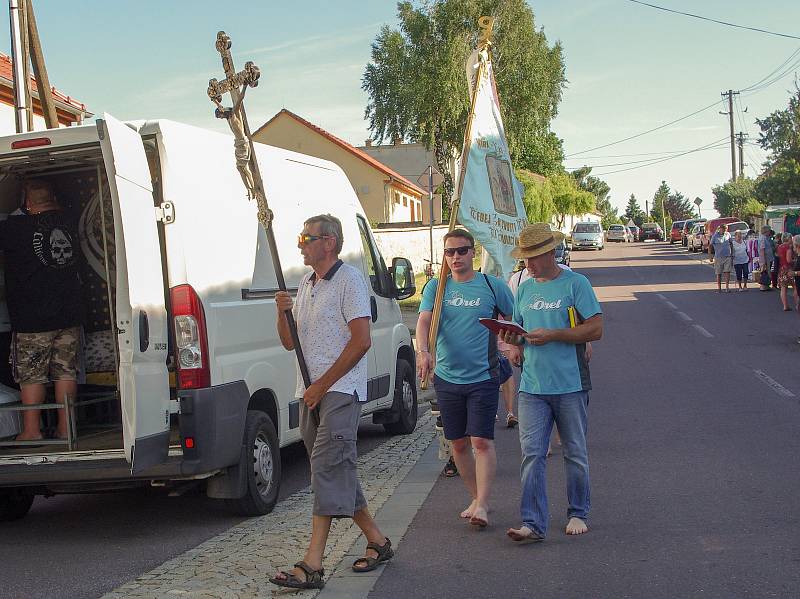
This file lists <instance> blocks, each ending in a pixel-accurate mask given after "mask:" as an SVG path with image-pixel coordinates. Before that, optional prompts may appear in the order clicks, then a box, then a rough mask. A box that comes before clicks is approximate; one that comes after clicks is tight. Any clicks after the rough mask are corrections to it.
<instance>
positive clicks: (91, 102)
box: [0, 0, 800, 215]
mask: <svg viewBox="0 0 800 599" xmlns="http://www.w3.org/2000/svg"><path fill="white" fill-rule="evenodd" d="M655 3H657V4H658V3H660V4H661V5H663V6H667V7H669V8H673V9H675V10H683V11H686V12H694V13H699V14H702V15H705V16H708V17H712V18H717V19H721V20H727V21H731V22H734V23H739V24H742V25H748V26H752V27H759V28H763V29H769V30H774V31H778V32H782V33H788V34H791V35H798V36H800V25H798V24H799V23H800V18H799V17H800V3H797V2H796V1H790V0H772V1H770V2H768V3H754V2H748V1H746V0H733V1H731V0H729V1H723V0H705V1H704V2H702V3H698V2H691V1H689V0H658V2H655ZM531 6H532V7H533V10H534V14H535V18H536V24H537V27H541V28H544V31H545V33H546V34H547V36H548V39H549V40H550V41H551V42H552V41H555V40H560V41H561V43H562V45H563V47H564V56H565V59H566V73H567V78H568V80H569V84H568V86H567V88H566V89H565V91H564V99H563V102H562V104H561V106H560V109H559V115H558V117H557V119H556V120H555V122H554V123H553V129H554V130H555V132H556V133H557V134H558V135H559V136H560V137H562V138H563V139H564V142H565V150H566V153H567V155H568V160H567V161H566V162H565V164H566V166H567V167H568V168H577V167H579V166H581V165H583V164H589V165H594V166H595V173H596V174H599V175H601V176H602V177H603V178H604V179H605V180H606V181H608V183H609V184H610V185H611V188H612V190H611V197H612V202H613V203H614V204H615V205H618V206H620V207H624V205H625V204H626V202H627V199H628V197H629V196H630V194H631V193H635V194H636V197H637V198H638V199H639V201H640V203H641V204H642V206H644V202H645V200H646V199H650V198H652V196H653V193H654V192H655V190H656V188H657V187H658V185H659V184H660V182H661V180H662V179H664V180H666V181H667V183H668V184H669V185H670V187H672V188H673V189H677V190H679V191H681V192H683V193H684V194H685V195H687V196H689V197H691V198H694V197H696V196H700V197H701V198H703V200H704V204H703V208H704V215H706V214H710V210H709V209H710V206H711V200H712V198H711V187H712V186H714V185H716V184H719V183H722V182H724V181H725V180H727V178H729V177H730V150H729V148H728V147H719V148H717V147H714V148H712V149H709V150H705V151H700V152H695V153H692V154H688V155H686V156H682V157H679V158H675V159H673V160H669V161H665V162H663V163H661V164H657V165H654V166H647V167H644V168H642V164H643V163H641V162H639V163H634V164H619V163H631V162H632V161H639V160H646V159H650V158H654V157H658V156H659V154H647V153H662V152H677V151H679V150H691V149H694V148H699V147H701V146H705V145H707V144H712V143H713V142H716V141H718V140H723V138H725V137H726V136H727V135H728V131H729V129H728V120H727V117H726V116H723V115H720V114H718V111H719V110H725V109H726V107H725V106H723V105H722V103H721V98H720V92H721V91H724V90H727V89H734V90H737V89H744V88H746V87H748V86H750V85H751V84H753V83H755V82H757V81H759V80H760V79H761V78H762V77H764V76H765V75H767V74H768V73H769V72H770V71H772V70H773V69H774V68H775V67H777V66H778V65H779V64H781V63H782V62H783V61H784V60H785V59H786V58H788V57H789V56H790V55H791V54H792V53H793V52H794V51H795V50H797V49H798V48H800V40H794V39H787V38H781V37H775V36H769V35H765V34H761V33H756V32H750V31H744V30H741V29H733V28H730V27H724V26H721V25H717V24H714V23H710V22H705V21H700V20H697V19H690V18H687V17H683V16H679V15H674V14H668V13H665V12H662V11H657V10H654V9H652V8H647V7H644V6H640V5H637V4H633V3H631V2H627V1H625V0H558V1H556V0H546V1H541V2H531ZM767 6H768V10H767ZM36 9H37V20H38V24H39V30H40V34H41V36H42V40H43V45H44V52H45V59H46V61H47V65H48V69H49V72H50V79H51V81H52V83H53V84H54V85H56V86H57V87H58V88H59V89H60V90H62V91H64V92H65V93H68V94H70V95H73V96H75V97H77V98H78V99H79V100H81V101H82V102H84V103H85V104H87V106H88V107H89V109H90V110H92V111H93V112H95V113H97V114H101V113H102V112H104V111H106V112H109V113H111V114H113V115H114V116H116V117H118V118H121V119H134V118H155V117H163V118H171V119H175V120H180V121H184V122H188V123H192V124H195V125H198V126H203V127H208V128H219V127H222V126H224V125H223V124H221V123H220V122H218V121H217V120H216V119H215V118H214V117H213V110H212V109H213V106H212V105H211V103H210V102H209V100H208V98H207V96H206V87H207V83H208V79H209V78H210V77H220V76H221V64H220V61H219V55H218V54H217V52H216V50H215V49H214V40H215V37H216V32H217V31H218V30H220V29H224V30H225V31H227V32H228V34H229V35H230V36H231V37H232V38H233V43H234V46H233V52H234V58H235V60H236V63H237V67H238V68H241V67H242V66H243V65H244V62H245V61H246V60H253V61H254V62H255V63H256V64H257V65H258V66H259V67H260V68H261V71H262V77H261V82H260V85H259V86H258V87H257V88H256V89H254V90H251V91H250V92H248V95H247V101H248V116H249V118H250V122H251V127H252V128H255V127H257V126H259V125H261V124H263V123H264V122H265V121H266V120H268V119H269V118H270V117H271V116H272V115H274V114H275V112H277V111H278V110H280V109H281V108H282V107H286V108H289V109H290V110H292V111H294V112H297V113H298V114H300V115H301V116H303V117H305V118H307V119H309V120H311V121H312V122H314V123H316V124H318V125H320V126H321V127H323V128H325V129H327V130H329V131H331V132H332V133H334V134H336V135H338V136H340V137H342V138H343V139H346V140H347V141H349V142H351V143H353V144H356V145H360V144H362V143H363V141H364V140H365V139H366V138H367V137H368V136H369V133H368V130H367V126H366V122H365V121H364V118H363V115H364V107H365V105H366V100H367V98H366V95H365V94H364V92H362V91H361V88H360V82H361V75H362V73H363V70H364V65H365V64H366V63H367V61H368V60H369V54H370V43H371V41H372V39H373V38H374V36H375V34H376V33H377V32H378V30H379V28H380V26H381V25H382V24H389V25H394V24H395V23H396V17H395V12H396V4H395V2H393V1H385V0H369V1H366V0H362V1H354V0H337V2H329V1H328V2H322V1H316V0H313V1H312V0H307V1H306V0H299V1H297V2H294V3H284V2H280V3H279V2H275V1H274V0H273V1H270V2H266V1H263V0H262V1H249V2H244V1H241V2H235V1H233V0H231V1H229V2H226V3H219V2H211V1H206V0H192V1H188V0H171V1H166V0H161V1H158V2H156V1H154V0H137V1H136V2H122V1H120V0H106V1H103V2H101V1H98V0H83V1H82V2H80V3H77V4H75V3H66V2H60V1H57V0H37V1H36ZM0 33H1V34H2V37H0V43H2V48H3V51H5V52H7V53H10V45H9V41H8V33H7V27H2V28H0ZM792 82H793V76H792V75H791V74H787V76H785V77H783V78H782V79H781V80H780V81H778V82H776V83H775V84H773V85H771V86H769V87H766V88H764V89H762V90H759V91H758V92H757V93H752V94H749V95H747V94H742V96H741V98H740V100H739V102H738V103H737V105H736V106H735V108H736V121H735V125H736V131H740V130H742V131H745V132H748V133H749V134H750V136H751V139H752V140H755V139H756V137H757V127H756V126H755V118H757V117H763V116H765V115H767V114H769V113H770V112H771V111H773V110H776V109H780V108H785V106H786V103H787V100H788V95H789V92H790V90H791V89H792V88H793V83H792ZM715 101H720V103H719V104H718V105H717V106H714V107H712V108H710V109H708V110H706V111H704V112H702V113H700V114H698V115H696V116H694V117H692V118H690V119H686V120H683V121H681V122H679V123H676V124H675V125H672V126H670V127H667V128H665V129H662V130H660V131H657V132H654V133H651V134H648V135H645V136H642V137H639V138H637V139H634V140H631V141H628V142H625V143H621V144H616V145H612V146H610V147H607V148H602V149H598V150H595V151H592V152H586V153H583V154H579V155H577V156H570V154H572V153H577V152H580V151H582V150H585V149H587V148H592V147H595V146H599V145H603V144H607V143H610V142H614V141H616V140H618V139H621V138H624V137H628V136H631V135H635V134H637V133H640V132H642V131H645V130H647V129H651V128H653V127H657V126H659V125H662V124H664V123H666V122H669V121H671V120H674V119H676V118H678V117H681V116H684V115H686V114H689V113H691V112H694V111H695V110H698V109H700V108H702V107H704V106H707V105H709V104H711V103H713V102H715ZM745 107H746V108H747V112H746V113H743V112H741V111H742V110H743V109H744V108H745ZM622 154H625V155H631V156H618V155H622ZM634 154H635V156H633V155H634ZM763 157H764V155H763V153H762V152H761V150H760V149H759V148H756V147H753V146H747V148H746V153H745V162H746V163H749V164H750V165H752V166H748V167H746V169H745V172H746V174H749V175H751V176H752V175H753V174H754V170H753V169H754V168H757V165H758V164H759V163H760V162H761V160H763ZM601 165H613V166H601ZM634 166H635V167H639V168H635V169H633V170H627V171H624V172H612V171H618V170H621V169H626V168H630V167H634ZM604 173H608V174H605V175H604Z"/></svg>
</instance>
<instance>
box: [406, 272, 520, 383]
mask: <svg viewBox="0 0 800 599" xmlns="http://www.w3.org/2000/svg"><path fill="white" fill-rule="evenodd" d="M489 285H491V287H492V288H491V289H490V288H489ZM438 286H439V279H431V280H430V282H429V283H428V284H427V285H426V286H425V289H424V290H423V291H422V302H421V303H420V305H419V311H420V312H431V311H433V302H434V301H435V299H436V288H437V287H438ZM495 298H496V300H495ZM442 301H443V305H442V317H441V320H440V321H439V333H438V335H437V337H436V368H435V369H434V372H435V373H436V376H438V377H439V378H441V379H444V380H446V381H447V382H449V383H455V384H457V385H468V384H471V383H479V382H481V381H486V380H489V379H490V378H492V376H493V371H494V370H496V368H497V337H496V336H495V335H493V334H491V333H490V332H489V329H487V328H486V327H485V326H483V325H482V324H481V323H479V322H478V319H479V318H492V317H493V316H495V314H496V312H495V307H497V313H499V314H505V315H507V316H510V315H511V314H512V313H513V312H514V297H513V296H512V295H511V290H510V289H509V288H508V285H506V283H505V281H501V280H500V279H498V278H497V277H493V276H492V275H485V276H484V275H483V274H481V273H479V272H476V273H475V276H474V277H473V278H472V280H470V281H467V282H465V283H459V282H457V281H454V280H453V279H452V278H450V277H448V279H447V287H445V291H444V298H443V300H442Z"/></svg>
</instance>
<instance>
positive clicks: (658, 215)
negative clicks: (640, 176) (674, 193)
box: [650, 181, 672, 224]
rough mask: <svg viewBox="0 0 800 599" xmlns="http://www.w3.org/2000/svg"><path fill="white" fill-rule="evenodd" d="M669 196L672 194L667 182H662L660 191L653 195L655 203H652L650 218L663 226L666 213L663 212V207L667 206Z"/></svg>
mask: <svg viewBox="0 0 800 599" xmlns="http://www.w3.org/2000/svg"><path fill="white" fill-rule="evenodd" d="M669 194H670V189H669V185H667V182H666V181H662V182H661V185H659V186H658V189H657V190H656V192H655V193H654V194H653V201H652V202H651V203H650V206H651V208H650V218H651V219H652V220H653V222H657V223H658V224H661V223H662V221H663V220H664V219H663V216H664V212H663V211H662V206H666V203H667V199H668V198H669ZM665 209H666V208H665ZM670 224H672V223H670Z"/></svg>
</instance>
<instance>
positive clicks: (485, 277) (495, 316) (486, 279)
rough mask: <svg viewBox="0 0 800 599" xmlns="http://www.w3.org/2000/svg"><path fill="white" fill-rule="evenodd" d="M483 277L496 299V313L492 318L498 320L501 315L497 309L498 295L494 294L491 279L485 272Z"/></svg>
mask: <svg viewBox="0 0 800 599" xmlns="http://www.w3.org/2000/svg"><path fill="white" fill-rule="evenodd" d="M481 274H482V275H483V280H484V281H486V284H487V285H488V286H489V291H491V292H492V297H493V298H494V312H493V314H492V318H497V317H498V316H499V315H500V310H499V309H498V307H497V294H496V293H495V292H494V287H492V284H491V283H490V282H489V277H487V276H486V273H485V272H482V273H481Z"/></svg>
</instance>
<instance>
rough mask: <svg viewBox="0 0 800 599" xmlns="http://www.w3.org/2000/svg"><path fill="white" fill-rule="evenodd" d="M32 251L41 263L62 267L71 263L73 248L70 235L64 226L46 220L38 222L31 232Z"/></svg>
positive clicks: (52, 266)
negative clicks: (33, 231) (38, 225)
mask: <svg viewBox="0 0 800 599" xmlns="http://www.w3.org/2000/svg"><path fill="white" fill-rule="evenodd" d="M33 253H34V254H36V257H37V258H39V261H41V263H42V264H44V265H45V266H49V267H51V268H64V267H66V266H69V265H71V264H72V259H73V256H74V253H75V251H74V248H73V244H72V236H71V235H70V233H69V231H67V229H66V228H64V227H62V226H59V225H58V224H55V225H53V226H49V225H48V223H47V222H42V223H40V227H39V230H38V231H36V232H35V233H34V234H33Z"/></svg>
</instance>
